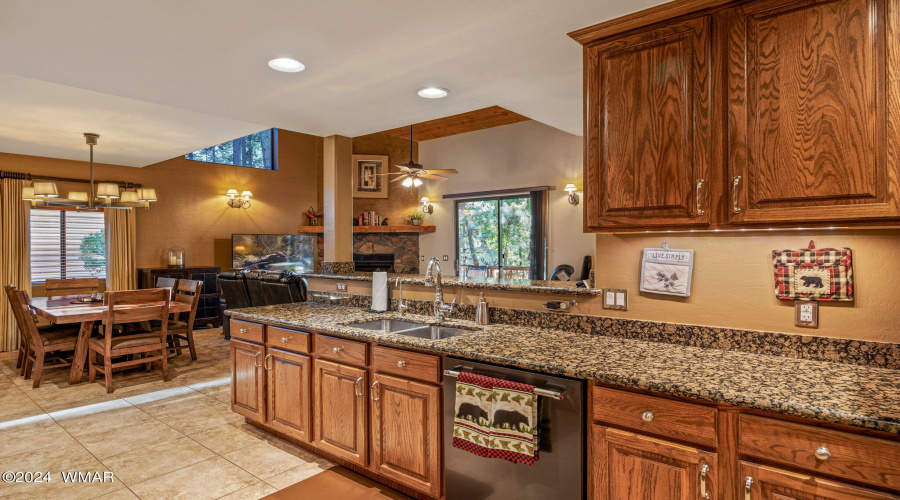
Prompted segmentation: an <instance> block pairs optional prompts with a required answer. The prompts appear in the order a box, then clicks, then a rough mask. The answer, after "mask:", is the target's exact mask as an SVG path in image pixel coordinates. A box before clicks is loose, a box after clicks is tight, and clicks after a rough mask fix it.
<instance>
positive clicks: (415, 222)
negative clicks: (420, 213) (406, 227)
mask: <svg viewBox="0 0 900 500" xmlns="http://www.w3.org/2000/svg"><path fill="white" fill-rule="evenodd" d="M410 222H412V225H413V226H421V225H422V221H420V220H419V219H413V220H411V221H410Z"/></svg>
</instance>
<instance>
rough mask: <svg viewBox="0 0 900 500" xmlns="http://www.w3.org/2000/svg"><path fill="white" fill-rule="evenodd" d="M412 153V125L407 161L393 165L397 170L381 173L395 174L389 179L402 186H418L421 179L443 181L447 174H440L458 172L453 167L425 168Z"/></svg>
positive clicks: (410, 127) (420, 183)
mask: <svg viewBox="0 0 900 500" xmlns="http://www.w3.org/2000/svg"><path fill="white" fill-rule="evenodd" d="M412 154H413V135H412V125H410V126H409V163H403V164H400V165H395V167H397V168H399V169H400V171H399V172H389V173H387V174H382V175H397V176H399V177H397V178H396V179H393V180H391V182H401V181H402V185H403V186H404V187H413V186H415V187H419V186H421V185H422V180H421V179H420V177H421V178H422V179H432V180H436V181H445V180H447V179H449V177H447V175H442V174H458V173H459V172H457V171H456V169H453V168H447V169H434V170H432V169H428V170H426V169H425V167H424V166H422V165H421V164H418V163H416V162H414V161H413V160H412Z"/></svg>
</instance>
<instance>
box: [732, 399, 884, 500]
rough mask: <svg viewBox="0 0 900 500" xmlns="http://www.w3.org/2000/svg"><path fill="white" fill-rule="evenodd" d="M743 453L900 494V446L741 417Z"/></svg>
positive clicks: (803, 426) (776, 421)
mask: <svg viewBox="0 0 900 500" xmlns="http://www.w3.org/2000/svg"><path fill="white" fill-rule="evenodd" d="M817 450H819V451H818V455H819V458H817V457H816V455H817ZM826 450H827V451H826ZM740 452H741V453H742V454H744V455H750V456H754V457H758V458H762V459H767V460H771V461H774V462H778V463H782V464H786V465H792V466H795V467H801V468H804V469H807V470H811V471H815V472H818V473H822V474H831V475H833V476H838V477H842V478H846V479H852V480H855V481H860V482H864V483H868V484H872V485H877V486H884V487H888V488H900V467H898V466H897V464H900V443H896V442H893V441H886V440H882V439H877V438H871V437H868V436H859V435H856V434H850V433H847V432H841V431H834V430H830V429H821V428H818V427H813V426H809V425H803V424H795V423H793V422H782V421H780V420H774V419H771V418H765V417H757V416H755V415H741V417H740Z"/></svg>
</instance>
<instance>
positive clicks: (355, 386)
mask: <svg viewBox="0 0 900 500" xmlns="http://www.w3.org/2000/svg"><path fill="white" fill-rule="evenodd" d="M362 379H363V378H362V377H359V378H358V379H356V382H354V384H353V392H354V393H355V394H356V397H358V398H361V397H363V394H362V393H361V392H359V383H360V382H362Z"/></svg>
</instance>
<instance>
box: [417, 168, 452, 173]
mask: <svg viewBox="0 0 900 500" xmlns="http://www.w3.org/2000/svg"><path fill="white" fill-rule="evenodd" d="M425 171H426V172H428V173H429V174H458V173H459V172H458V171H457V170H456V169H455V168H437V169H433V170H432V169H430V168H429V169H426V170H425Z"/></svg>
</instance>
